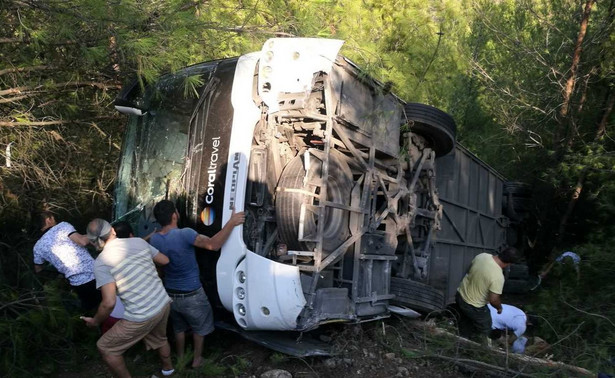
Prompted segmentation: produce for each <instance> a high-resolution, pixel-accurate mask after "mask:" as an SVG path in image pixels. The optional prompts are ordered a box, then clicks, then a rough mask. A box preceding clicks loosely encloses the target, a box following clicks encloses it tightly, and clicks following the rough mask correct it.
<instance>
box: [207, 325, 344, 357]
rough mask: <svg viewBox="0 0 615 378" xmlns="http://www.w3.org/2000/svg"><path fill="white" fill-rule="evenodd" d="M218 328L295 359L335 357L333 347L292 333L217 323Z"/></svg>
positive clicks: (298, 333)
mask: <svg viewBox="0 0 615 378" xmlns="http://www.w3.org/2000/svg"><path fill="white" fill-rule="evenodd" d="M215 325H216V328H218V329H223V330H225V331H230V332H234V333H236V334H238V335H240V336H241V337H243V338H244V339H246V340H249V341H252V342H254V343H256V344H259V345H262V346H264V347H265V348H269V349H271V350H275V351H276V352H280V353H284V354H287V355H289V356H293V357H318V356H333V355H334V354H335V353H334V352H333V345H331V344H329V343H325V342H324V341H321V340H318V339H315V338H313V337H312V336H311V335H310V334H305V333H304V334H303V335H301V333H300V332H291V331H246V330H244V329H242V328H241V327H238V326H237V325H235V324H231V323H227V322H223V321H217V322H216V323H215Z"/></svg>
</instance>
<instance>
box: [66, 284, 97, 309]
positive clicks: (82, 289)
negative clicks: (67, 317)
mask: <svg viewBox="0 0 615 378" xmlns="http://www.w3.org/2000/svg"><path fill="white" fill-rule="evenodd" d="M73 289H74V290H75V292H76V293H77V296H78V297H79V301H80V302H81V308H82V309H83V310H86V311H89V310H96V308H97V307H98V305H99V304H100V302H101V301H102V295H101V293H100V290H98V289H96V280H92V281H90V282H86V283H84V284H83V285H79V286H73Z"/></svg>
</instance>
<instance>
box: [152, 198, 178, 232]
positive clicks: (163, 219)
mask: <svg viewBox="0 0 615 378" xmlns="http://www.w3.org/2000/svg"><path fill="white" fill-rule="evenodd" d="M175 211H176V210H175V204H174V203H173V202H171V201H169V200H162V201H160V202H158V203H157V204H156V206H154V217H155V218H156V221H157V222H158V223H160V225H161V226H162V227H164V226H166V225H169V224H171V219H172V218H173V214H175Z"/></svg>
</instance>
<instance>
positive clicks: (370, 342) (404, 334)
mask: <svg viewBox="0 0 615 378" xmlns="http://www.w3.org/2000/svg"><path fill="white" fill-rule="evenodd" d="M403 322H404V320H400V319H388V320H385V321H376V322H371V323H364V324H355V325H341V324H337V325H331V326H327V327H323V328H321V329H319V330H318V333H317V336H316V337H318V339H319V340H321V341H323V340H324V342H327V343H328V344H329V345H330V346H331V347H332V348H333V350H334V351H335V355H333V356H328V357H305V358H297V357H291V356H288V355H285V354H282V353H279V352H275V351H273V350H271V349H268V348H265V347H263V346H260V345H257V344H256V343H254V342H251V341H248V340H245V339H243V338H242V337H241V336H239V335H237V334H235V333H232V332H228V331H221V330H216V332H214V334H212V335H210V336H208V337H207V338H206V348H205V353H204V357H205V358H206V360H207V361H206V364H205V366H204V367H202V368H200V369H198V370H195V369H190V368H187V367H183V366H187V365H189V361H183V364H179V363H178V362H177V361H174V363H175V367H176V370H177V372H176V373H175V374H174V375H173V376H174V377H263V378H265V377H266V378H271V377H275V378H282V377H284V378H288V377H295V378H313V377H336V378H344V377H374V378H384V377H425V378H430V377H451V378H454V377H467V376H469V375H468V373H470V372H469V371H464V370H463V368H460V367H459V366H458V365H456V364H454V363H452V362H450V361H446V360H442V359H437V358H431V357H424V356H422V352H421V351H422V350H424V345H421V342H422V341H421V338H417V337H415V335H412V332H411V328H406V327H404V323H403ZM126 362H127V365H128V368H129V370H130V371H131V373H132V374H133V376H135V377H152V375H154V374H156V373H157V370H158V368H159V363H158V360H157V357H156V354H155V353H154V352H151V351H149V352H146V351H145V350H144V348H143V347H142V346H137V347H134V348H133V349H132V350H130V351H129V352H128V353H127V354H126ZM157 375H158V376H160V374H157ZM57 376H58V377H66V378H78V377H111V374H110V373H109V371H108V370H107V368H106V367H105V366H104V364H103V362H102V360H101V359H100V358H97V359H93V360H89V361H84V362H83V364H82V365H81V366H80V367H79V369H77V371H66V370H65V371H62V372H61V373H59V374H58V375H57ZM472 376H474V377H481V376H483V374H480V373H478V374H476V371H474V372H473V375H472Z"/></svg>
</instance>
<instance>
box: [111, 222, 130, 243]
mask: <svg viewBox="0 0 615 378" xmlns="http://www.w3.org/2000/svg"><path fill="white" fill-rule="evenodd" d="M112 226H113V229H114V230H115V235H116V236H117V237H118V238H120V239H125V238H130V237H132V236H133V234H134V232H133V231H132V226H131V225H130V223H128V222H126V221H119V222H117V223H114V224H113V225H112Z"/></svg>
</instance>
